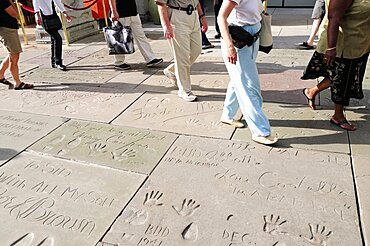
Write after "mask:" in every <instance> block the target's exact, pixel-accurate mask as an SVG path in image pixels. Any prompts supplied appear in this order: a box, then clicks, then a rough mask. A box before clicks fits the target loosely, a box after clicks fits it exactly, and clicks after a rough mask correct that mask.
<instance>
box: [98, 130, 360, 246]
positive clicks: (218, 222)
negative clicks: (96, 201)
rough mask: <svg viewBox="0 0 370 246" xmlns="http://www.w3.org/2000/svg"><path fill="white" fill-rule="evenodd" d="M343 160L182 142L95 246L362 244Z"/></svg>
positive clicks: (324, 155) (308, 153) (342, 157)
mask: <svg viewBox="0 0 370 246" xmlns="http://www.w3.org/2000/svg"><path fill="white" fill-rule="evenodd" d="M352 181H353V178H352V173H351V166H350V163H349V156H347V155H343V154H332V153H324V152H313V151H305V150H297V149H278V148H270V147H266V146H261V145H259V146H257V145H255V144H253V143H243V142H238V141H225V140H216V139H205V138H197V137H185V136H181V137H180V138H179V139H178V140H177V141H176V142H175V144H174V145H173V146H172V147H171V149H170V150H169V152H168V153H167V154H166V156H164V158H163V159H162V161H161V163H160V164H159V166H158V167H157V168H156V169H155V171H154V172H153V174H152V175H151V176H150V178H149V179H148V180H147V182H146V183H145V184H144V185H143V187H142V188H141V189H140V190H139V192H138V193H137V194H136V196H135V197H134V199H133V200H132V201H131V202H130V203H129V205H128V206H127V207H126V208H125V210H124V211H123V213H122V215H121V216H120V217H119V218H118V219H117V220H116V221H115V223H114V224H113V226H112V228H111V229H110V230H109V232H108V233H107V234H106V236H105V237H104V238H103V240H102V243H101V245H118V246H121V245H125V246H126V245H130V246H131V245H202V246H203V245H212V246H219V245H220V246H221V245H258V246H266V245H302V246H306V245H307V246H308V245H320V244H321V245H338V246H347V245H351V246H352V245H353V246H360V245H362V241H361V235H360V230H359V222H358V214H357V209H356V201H355V194H354V188H353V183H352Z"/></svg>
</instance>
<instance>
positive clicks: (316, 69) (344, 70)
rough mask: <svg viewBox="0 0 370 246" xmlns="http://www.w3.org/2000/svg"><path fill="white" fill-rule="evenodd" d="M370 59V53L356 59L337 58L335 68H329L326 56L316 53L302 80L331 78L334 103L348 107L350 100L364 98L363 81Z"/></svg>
mask: <svg viewBox="0 0 370 246" xmlns="http://www.w3.org/2000/svg"><path fill="white" fill-rule="evenodd" d="M368 57H369V53H367V54H365V55H363V56H362V57H360V58H356V59H347V58H338V57H337V58H335V62H334V64H333V66H327V65H326V64H325V62H324V54H321V53H318V52H317V51H315V53H314V54H313V56H312V58H311V60H310V62H309V63H308V65H307V68H306V70H305V71H304V72H303V76H302V77H301V79H303V80H306V79H317V78H319V77H324V78H329V79H330V81H331V83H330V90H331V99H332V101H333V102H334V103H336V104H339V105H343V106H348V105H349V100H350V98H356V99H362V98H364V93H363V91H362V81H363V80H364V75H365V70H366V63H367V59H368Z"/></svg>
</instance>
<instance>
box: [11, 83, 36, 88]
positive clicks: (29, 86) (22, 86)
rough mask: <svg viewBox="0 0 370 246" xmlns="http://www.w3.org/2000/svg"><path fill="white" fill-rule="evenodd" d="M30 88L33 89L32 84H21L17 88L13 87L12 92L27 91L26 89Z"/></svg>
mask: <svg viewBox="0 0 370 246" xmlns="http://www.w3.org/2000/svg"><path fill="white" fill-rule="evenodd" d="M32 88H33V85H32V84H27V83H23V82H21V83H20V85H19V86H17V87H14V90H28V89H32Z"/></svg>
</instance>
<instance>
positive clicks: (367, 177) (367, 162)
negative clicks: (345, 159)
mask: <svg viewBox="0 0 370 246" xmlns="http://www.w3.org/2000/svg"><path fill="white" fill-rule="evenodd" d="M353 168H354V173H355V178H356V187H357V193H358V197H359V206H360V216H361V224H362V230H363V232H364V238H365V242H367V243H368V242H370V241H369V240H370V197H369V195H368V193H369V187H370V157H369V156H361V155H356V154H355V155H354V156H353Z"/></svg>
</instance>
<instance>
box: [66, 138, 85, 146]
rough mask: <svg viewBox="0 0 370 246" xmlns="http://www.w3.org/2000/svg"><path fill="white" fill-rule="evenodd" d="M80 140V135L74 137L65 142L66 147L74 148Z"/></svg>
mask: <svg viewBox="0 0 370 246" xmlns="http://www.w3.org/2000/svg"><path fill="white" fill-rule="evenodd" d="M81 142H82V138H81V137H78V138H75V139H73V140H71V141H70V142H69V143H68V144H67V146H68V148H70V149H74V148H76V147H77V146H78V145H80V144H81Z"/></svg>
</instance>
